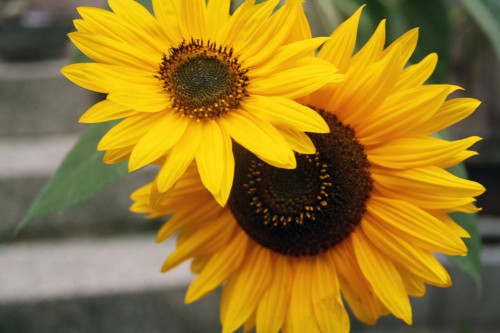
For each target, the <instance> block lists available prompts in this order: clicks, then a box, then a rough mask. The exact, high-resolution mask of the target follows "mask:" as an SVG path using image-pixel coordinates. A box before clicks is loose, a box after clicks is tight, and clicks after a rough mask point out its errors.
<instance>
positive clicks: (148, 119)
mask: <svg viewBox="0 0 500 333" xmlns="http://www.w3.org/2000/svg"><path fill="white" fill-rule="evenodd" d="M161 117H162V115H161V114H149V113H139V114H137V115H135V116H131V117H128V118H126V119H124V120H122V121H121V122H120V123H119V124H118V125H115V126H114V127H113V128H112V129H110V130H109V131H108V132H107V133H106V134H105V135H104V136H103V137H102V139H101V141H99V144H98V145H97V149H98V150H108V149H117V148H124V147H128V146H133V145H135V144H136V143H137V141H139V140H140V139H141V138H142V137H143V135H144V134H145V133H146V132H148V131H149V130H150V129H151V128H152V127H154V126H155V125H156V123H157V122H158V121H159V120H160V119H161Z"/></svg>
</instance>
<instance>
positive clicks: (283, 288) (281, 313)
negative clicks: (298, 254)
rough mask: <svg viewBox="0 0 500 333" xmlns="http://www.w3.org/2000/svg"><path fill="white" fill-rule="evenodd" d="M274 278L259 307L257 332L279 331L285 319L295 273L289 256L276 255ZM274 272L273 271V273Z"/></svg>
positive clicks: (275, 332) (276, 332)
mask: <svg viewBox="0 0 500 333" xmlns="http://www.w3.org/2000/svg"><path fill="white" fill-rule="evenodd" d="M274 257H275V261H274V265H273V269H272V271H271V270H270V271H269V273H267V274H271V276H272V279H271V283H270V285H269V287H268V288H267V290H266V292H265V293H264V294H263V295H262V298H261V300H260V302H259V306H258V308H257V318H256V319H257V321H256V324H257V332H267V333H278V332H279V330H280V328H281V326H282V325H283V322H284V321H285V317H286V312H287V309H288V302H289V298H290V289H291V287H292V281H293V274H292V271H291V268H290V265H289V264H288V258H286V257H284V256H281V255H274ZM271 272H272V273H271Z"/></svg>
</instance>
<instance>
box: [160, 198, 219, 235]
mask: <svg viewBox="0 0 500 333" xmlns="http://www.w3.org/2000/svg"><path fill="white" fill-rule="evenodd" d="M205 200H210V198H209V197H208V198H205ZM208 202H210V201H208ZM177 209H179V208H177V207H175V208H174V207H172V210H177ZM220 215H221V211H220V208H219V207H217V205H216V204H215V203H213V202H210V203H209V204H201V203H198V207H196V209H193V210H192V211H189V212H178V213H176V214H175V215H174V216H173V217H172V218H171V219H170V220H168V221H167V222H166V223H165V224H164V225H163V226H162V227H161V228H160V230H158V234H157V236H156V242H158V243H161V242H163V241H165V240H167V239H168V238H169V237H171V236H172V235H173V234H175V233H176V232H178V231H179V230H183V229H188V228H192V227H193V226H194V227H196V226H198V225H199V224H202V223H201V222H200V221H203V222H206V223H210V221H211V220H215V219H217V217H220Z"/></svg>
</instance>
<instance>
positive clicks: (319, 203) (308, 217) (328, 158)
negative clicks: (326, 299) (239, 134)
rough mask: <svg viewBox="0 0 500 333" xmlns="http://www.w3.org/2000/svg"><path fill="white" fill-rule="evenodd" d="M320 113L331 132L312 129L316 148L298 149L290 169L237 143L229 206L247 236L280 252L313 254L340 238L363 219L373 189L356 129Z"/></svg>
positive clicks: (297, 254) (330, 246) (312, 137)
mask: <svg viewBox="0 0 500 333" xmlns="http://www.w3.org/2000/svg"><path fill="white" fill-rule="evenodd" d="M319 112H320V114H321V115H322V116H323V118H324V119H325V120H326V121H327V123H328V125H329V126H330V130H331V133H329V134H310V137H311V139H312V141H313V142H314V144H315V146H316V149H317V153H316V154H314V155H302V154H297V155H296V157H297V168H296V169H294V170H286V169H280V168H275V167H272V166H270V165H268V164H267V163H264V162H262V161H261V160H259V159H258V158H257V157H256V156H254V155H253V154H252V153H250V152H248V151H247V150H245V149H243V148H242V147H240V146H237V145H236V146H235V152H234V153H235V158H236V173H235V178H234V184H233V190H232V193H231V196H230V197H229V202H228V204H229V208H230V209H231V211H232V213H233V215H234V216H235V218H236V220H237V221H238V223H239V225H240V226H241V227H242V229H243V230H244V231H245V232H246V233H247V234H248V235H249V237H250V238H252V239H253V240H255V241H256V242H257V243H259V244H260V245H262V246H264V247H266V248H268V249H270V250H272V251H275V252H278V253H281V254H284V255H289V256H311V255H317V254H319V253H322V252H325V251H327V250H329V249H331V248H332V247H334V246H335V245H337V244H339V243H340V242H342V241H343V240H344V239H345V238H346V237H348V236H349V235H350V234H351V232H352V231H353V230H354V229H355V228H356V226H358V225H359V224H360V223H361V218H362V216H363V214H364V213H365V209H366V202H367V200H368V199H369V197H370V193H371V190H372V179H371V177H370V173H369V171H368V168H369V163H368V161H367V159H366V155H365V153H364V149H363V146H362V145H361V144H360V143H359V142H358V141H357V139H356V137H355V133H354V130H353V129H352V128H350V127H348V126H346V125H344V124H342V123H341V122H340V121H339V120H338V119H337V117H336V116H335V115H333V114H330V113H327V112H324V111H321V110H320V111H319Z"/></svg>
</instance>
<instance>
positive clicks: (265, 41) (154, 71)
mask: <svg viewBox="0 0 500 333" xmlns="http://www.w3.org/2000/svg"><path fill="white" fill-rule="evenodd" d="M278 3H279V1H278V0H270V1H267V2H264V3H260V4H258V5H255V4H254V1H253V0H247V1H245V2H244V3H243V4H242V5H241V6H240V7H239V8H238V9H237V10H236V11H235V12H234V14H233V15H229V7H230V0H210V1H208V2H206V1H205V0H192V1H184V0H168V1H166V0H153V8H154V13H155V16H152V15H151V14H150V13H149V12H148V11H147V10H146V9H145V8H144V7H142V6H141V5H140V4H138V3H137V2H135V1H133V0H110V1H109V5H110V7H111V9H112V10H113V12H110V11H107V10H103V9H97V8H88V7H80V8H79V9H78V11H79V13H80V14H81V16H82V18H83V19H78V20H75V26H76V28H77V30H78V31H77V32H74V33H71V34H70V35H69V36H70V38H71V40H72V41H73V43H74V44H75V45H76V46H77V47H78V48H79V49H80V50H81V51H82V52H83V53H85V54H86V55H87V56H88V57H89V58H91V59H92V60H94V61H95V63H80V64H73V65H69V66H67V67H65V68H64V69H63V70H62V72H63V74H64V75H65V76H66V77H67V78H69V79H70V80H71V81H73V82H74V83H76V84H78V85H80V86H82V87H84V88H87V89H90V90H93V91H97V92H101V93H105V94H107V98H106V100H104V101H102V102H100V103H97V104H96V105H94V106H93V107H91V108H90V109H89V110H88V111H87V112H86V113H85V114H84V115H83V116H82V117H81V119H80V121H81V122H86V123H95V122H103V121H109V120H114V119H122V118H124V120H122V121H121V122H120V123H119V124H118V125H116V126H114V127H113V128H112V129H111V130H110V131H109V132H108V133H107V134H106V135H105V136H104V137H103V138H102V140H101V141H100V143H99V146H98V149H99V150H105V151H106V154H105V157H104V160H105V162H107V163H115V162H117V161H121V160H124V159H127V158H129V159H130V160H129V170H130V171H133V170H136V169H138V168H141V167H143V166H145V165H147V164H150V163H160V164H162V167H161V169H160V171H159V173H158V175H157V178H156V186H157V188H158V191H160V192H164V191H167V190H168V189H169V188H170V187H171V186H172V185H173V184H174V183H175V182H176V181H177V179H179V177H180V176H181V175H182V173H183V172H184V171H185V170H186V168H187V167H188V165H189V164H190V163H191V162H192V161H193V160H196V163H197V166H198V170H199V172H200V175H201V179H202V182H203V184H204V185H205V186H206V187H207V189H208V190H209V191H210V192H212V193H213V194H214V195H215V198H216V200H217V201H218V202H219V203H220V204H222V205H224V204H225V203H226V201H227V197H228V195H229V192H230V190H231V185H232V181H233V175H234V159H233V153H232V148H231V145H232V139H234V140H235V141H236V142H238V143H239V144H241V145H242V146H244V147H245V148H247V149H248V150H250V151H252V152H253V153H254V154H255V155H257V156H259V157H260V158H261V159H262V160H264V161H266V162H267V163H270V164H272V165H274V166H276V167H281V168H295V166H296V161H295V157H294V150H296V151H297V150H298V151H300V152H307V153H314V151H315V149H314V146H313V145H312V144H311V143H310V140H308V138H307V136H306V135H305V134H304V131H307V132H315V133H326V132H328V131H329V129H328V126H327V125H326V123H325V121H324V120H323V119H322V118H321V117H320V116H319V115H318V114H317V113H316V112H314V111H313V110H311V109H310V108H308V107H306V106H304V105H301V104H299V103H297V102H295V101H293V100H292V99H296V98H299V97H302V96H304V95H306V94H309V93H311V92H312V91H314V90H316V89H318V88H319V87H321V86H323V85H325V84H327V83H332V82H337V81H339V80H341V79H342V77H343V76H342V75H340V74H337V72H338V71H337V69H336V68H335V67H334V66H333V65H332V64H330V63H328V62H326V61H323V60H321V59H318V58H316V57H314V52H313V51H314V50H315V49H316V48H317V47H318V46H320V45H321V44H322V43H323V42H324V41H325V40H326V38H305V39H302V40H300V41H297V40H296V38H295V37H294V39H292V38H291V36H296V35H297V31H300V27H302V26H307V20H306V19H305V16H304V15H303V11H302V6H301V1H299V0H292V1H288V2H287V3H286V4H285V5H284V6H282V7H281V8H280V9H279V10H276V11H275V9H276V6H277V4H278ZM273 11H275V12H274V13H273Z"/></svg>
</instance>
